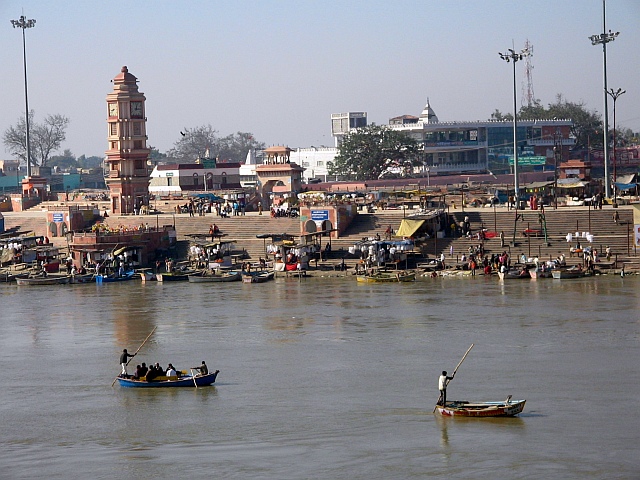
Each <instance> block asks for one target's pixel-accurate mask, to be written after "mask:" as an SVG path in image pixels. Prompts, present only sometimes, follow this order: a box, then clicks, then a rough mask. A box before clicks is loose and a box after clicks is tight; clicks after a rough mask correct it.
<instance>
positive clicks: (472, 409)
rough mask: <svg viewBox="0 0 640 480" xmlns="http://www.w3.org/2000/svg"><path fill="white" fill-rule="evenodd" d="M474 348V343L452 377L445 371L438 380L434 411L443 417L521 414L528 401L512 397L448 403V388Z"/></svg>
mask: <svg viewBox="0 0 640 480" xmlns="http://www.w3.org/2000/svg"><path fill="white" fill-rule="evenodd" d="M472 348H473V343H472V344H471V346H470V347H469V349H468V350H467V351H466V353H465V354H464V356H463V357H462V360H460V362H459V363H458V365H457V366H456V368H455V369H454V370H453V374H452V375H451V376H448V375H447V372H446V371H443V372H442V375H440V378H439V379H438V389H439V391H440V398H439V399H438V402H437V403H436V406H435V407H434V409H433V411H434V412H435V411H436V410H437V411H438V413H440V414H441V415H443V416H448V417H453V416H462V417H513V416H515V415H518V414H519V413H521V412H522V410H524V405H525V403H526V400H512V399H511V395H509V396H508V397H507V398H506V400H504V401H502V402H468V401H460V400H454V401H447V386H448V385H449V382H451V380H453V378H454V377H455V375H456V372H457V371H458V368H459V367H460V365H462V362H464V359H465V358H467V355H468V354H469V352H470V351H471V349H472Z"/></svg>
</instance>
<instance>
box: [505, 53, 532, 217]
mask: <svg viewBox="0 0 640 480" xmlns="http://www.w3.org/2000/svg"><path fill="white" fill-rule="evenodd" d="M498 55H500V58H501V59H502V60H504V61H505V62H507V63H509V62H512V63H513V190H514V195H515V198H516V210H517V209H518V207H519V201H520V182H519V180H518V104H517V94H516V62H517V61H518V60H522V59H523V58H525V57H528V56H530V55H531V51H530V50H529V49H528V48H525V49H523V50H521V51H520V52H516V51H515V50H513V49H512V48H510V49H509V50H508V52H507V53H498Z"/></svg>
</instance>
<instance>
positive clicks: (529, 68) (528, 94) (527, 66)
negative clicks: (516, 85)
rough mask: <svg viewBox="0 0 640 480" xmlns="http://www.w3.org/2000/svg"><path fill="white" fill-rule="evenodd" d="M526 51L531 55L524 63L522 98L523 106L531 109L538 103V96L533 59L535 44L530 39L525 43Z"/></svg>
mask: <svg viewBox="0 0 640 480" xmlns="http://www.w3.org/2000/svg"><path fill="white" fill-rule="evenodd" d="M524 48H525V50H528V51H529V55H528V56H527V57H525V61H524V78H525V80H524V82H522V96H521V97H520V98H521V100H520V103H521V106H523V107H524V106H527V107H531V106H532V105H534V104H535V103H536V95H535V93H534V92H533V65H532V64H531V57H532V56H533V44H532V43H531V42H529V39H527V41H526V42H525V43H524Z"/></svg>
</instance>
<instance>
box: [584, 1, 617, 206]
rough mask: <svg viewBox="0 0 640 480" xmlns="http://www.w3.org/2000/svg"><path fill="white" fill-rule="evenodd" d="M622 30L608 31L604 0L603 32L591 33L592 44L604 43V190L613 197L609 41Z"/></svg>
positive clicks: (606, 194)
mask: <svg viewBox="0 0 640 480" xmlns="http://www.w3.org/2000/svg"><path fill="white" fill-rule="evenodd" d="M618 35H620V32H612V31H611V30H609V32H607V21H606V0H602V33H601V34H600V35H591V36H590V37H589V40H591V44H592V45H602V72H603V79H604V180H605V181H604V191H605V196H606V197H607V198H611V186H610V182H609V141H608V137H609V109H608V106H607V43H609V42H613V41H614V40H615V39H616V37H617V36H618Z"/></svg>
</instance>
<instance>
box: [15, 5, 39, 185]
mask: <svg viewBox="0 0 640 480" xmlns="http://www.w3.org/2000/svg"><path fill="white" fill-rule="evenodd" d="M11 25H13V28H21V29H22V64H23V66H24V105H25V107H24V108H25V113H24V118H25V127H26V131H27V133H26V142H27V152H26V153H27V177H30V176H31V142H30V141H29V140H30V139H29V95H28V94H27V44H26V41H25V35H24V31H25V30H26V29H27V28H33V27H35V26H36V21H35V20H34V19H32V18H31V19H27V17H25V16H24V15H22V16H21V17H20V18H19V19H18V20H11Z"/></svg>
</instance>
